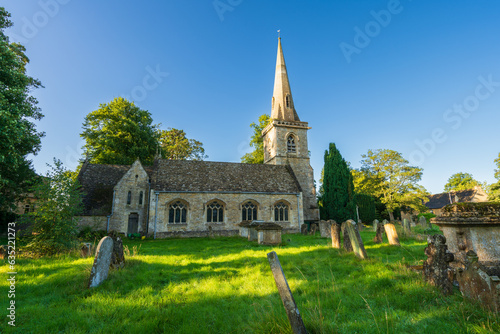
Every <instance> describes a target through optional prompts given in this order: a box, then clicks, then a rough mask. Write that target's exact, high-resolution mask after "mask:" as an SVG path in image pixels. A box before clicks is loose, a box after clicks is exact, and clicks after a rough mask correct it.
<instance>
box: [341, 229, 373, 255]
mask: <svg viewBox="0 0 500 334" xmlns="http://www.w3.org/2000/svg"><path fill="white" fill-rule="evenodd" d="M346 229H347V233H348V234H349V239H350V241H351V245H352V250H353V252H354V254H356V256H357V257H359V258H360V259H363V260H364V259H366V258H368V255H366V250H365V245H364V244H363V240H361V235H360V234H359V230H358V226H357V224H356V222H355V221H354V220H348V221H347V222H346Z"/></svg>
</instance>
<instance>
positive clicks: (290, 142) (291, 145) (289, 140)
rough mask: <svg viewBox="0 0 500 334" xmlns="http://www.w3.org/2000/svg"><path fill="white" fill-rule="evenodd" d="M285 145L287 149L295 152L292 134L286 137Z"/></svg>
mask: <svg viewBox="0 0 500 334" xmlns="http://www.w3.org/2000/svg"><path fill="white" fill-rule="evenodd" d="M286 147H287V151H288V152H290V153H296V152H297V148H296V146H295V137H294V136H293V135H289V136H288V138H287V139H286Z"/></svg>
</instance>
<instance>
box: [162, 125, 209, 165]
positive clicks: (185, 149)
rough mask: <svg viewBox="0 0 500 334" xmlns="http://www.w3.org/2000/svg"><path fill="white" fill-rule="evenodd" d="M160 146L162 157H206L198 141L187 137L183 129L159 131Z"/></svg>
mask: <svg viewBox="0 0 500 334" xmlns="http://www.w3.org/2000/svg"><path fill="white" fill-rule="evenodd" d="M159 138H160V139H159V140H160V148H161V153H162V157H163V158H164V159H174V160H203V159H206V158H208V156H207V155H206V154H205V149H204V148H203V144H202V143H201V142H200V141H197V140H194V139H188V138H187V137H186V133H185V132H184V131H183V130H178V129H174V128H172V129H168V130H160V132H159Z"/></svg>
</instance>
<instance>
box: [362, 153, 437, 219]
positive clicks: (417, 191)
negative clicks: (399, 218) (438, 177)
mask: <svg viewBox="0 0 500 334" xmlns="http://www.w3.org/2000/svg"><path fill="white" fill-rule="evenodd" d="M362 158H363V160H361V169H360V171H358V172H361V173H363V176H364V177H365V180H366V181H365V185H366V186H365V187H366V188H367V190H366V191H367V193H368V194H370V195H373V196H376V197H377V198H379V199H380V201H381V202H382V203H384V204H385V206H386V207H387V211H388V212H389V216H390V219H391V220H393V219H394V210H396V209H397V208H401V207H408V208H412V209H415V210H417V211H425V210H426V208H425V206H424V204H423V203H424V202H427V200H428V199H427V191H426V190H425V188H424V187H423V186H421V185H418V184H417V183H418V182H419V181H420V180H421V178H422V169H421V168H419V167H413V166H409V165H408V160H406V159H404V158H403V156H402V155H401V153H399V152H396V151H393V150H388V149H384V150H376V151H372V150H368V153H367V154H363V155H362Z"/></svg>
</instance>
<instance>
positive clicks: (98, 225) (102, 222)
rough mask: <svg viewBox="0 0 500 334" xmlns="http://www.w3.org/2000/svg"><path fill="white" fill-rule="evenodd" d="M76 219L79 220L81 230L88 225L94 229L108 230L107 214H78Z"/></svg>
mask: <svg viewBox="0 0 500 334" xmlns="http://www.w3.org/2000/svg"><path fill="white" fill-rule="evenodd" d="M75 219H76V220H77V221H78V229H80V230H81V229H82V228H84V227H86V226H88V227H91V228H92V229H93V230H106V227H107V224H108V217H106V216H77V217H75Z"/></svg>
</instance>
